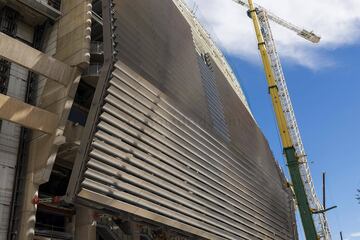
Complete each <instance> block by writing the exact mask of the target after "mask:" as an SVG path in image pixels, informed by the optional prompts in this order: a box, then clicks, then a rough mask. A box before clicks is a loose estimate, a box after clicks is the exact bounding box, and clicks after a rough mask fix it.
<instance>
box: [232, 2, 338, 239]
mask: <svg viewBox="0 0 360 240" xmlns="http://www.w3.org/2000/svg"><path fill="white" fill-rule="evenodd" d="M233 1H234V2H236V3H238V4H240V5H242V6H244V7H246V8H248V9H249V11H248V13H249V17H251V19H252V20H253V24H254V28H255V32H256V37H257V41H258V46H259V51H260V54H261V58H262V61H263V65H264V69H265V73H266V78H267V83H268V87H269V93H270V96H271V99H272V104H273V108H274V111H275V115H276V119H277V125H278V129H279V131H280V137H281V142H282V146H283V149H284V155H285V157H286V161H287V165H288V168H289V173H290V177H291V181H292V186H293V190H294V193H295V198H296V202H297V205H298V209H299V212H300V216H301V221H302V225H303V228H304V232H305V236H306V239H307V240H317V239H323V240H330V239H331V235H330V231H329V227H328V223H327V219H326V216H325V211H327V210H329V209H325V206H323V205H325V203H324V204H323V205H322V204H321V203H320V201H319V199H318V198H317V196H316V192H315V188H314V184H313V181H312V178H311V175H310V170H309V166H308V160H307V155H306V153H305V149H304V145H303V143H302V140H301V136H300V131H299V128H298V124H297V121H296V118H295V114H294V110H293V107H292V104H291V100H290V95H289V92H288V89H287V86H286V81H285V77H284V73H283V71H282V67H281V63H280V58H279V55H278V53H277V50H276V47H275V42H274V39H273V36H272V32H271V28H270V24H269V19H270V20H272V21H274V22H275V23H277V24H279V25H281V26H283V27H285V28H287V29H290V30H292V31H294V32H296V33H297V34H298V35H299V36H300V37H302V38H304V39H306V40H308V41H310V42H312V43H318V42H319V41H320V37H319V36H317V35H316V34H314V33H313V32H310V31H307V30H305V29H302V28H299V27H297V26H295V25H293V24H291V23H289V22H287V21H285V20H283V19H281V18H279V17H277V16H276V15H274V14H273V13H271V12H269V11H268V10H266V9H265V8H263V7H261V6H259V5H255V4H254V3H253V0H248V3H246V2H244V1H243V0H233Z"/></svg>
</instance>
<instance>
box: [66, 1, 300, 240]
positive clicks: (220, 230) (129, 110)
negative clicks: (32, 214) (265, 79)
mask: <svg viewBox="0 0 360 240" xmlns="http://www.w3.org/2000/svg"><path fill="white" fill-rule="evenodd" d="M114 3H115V7H114V9H113V10H115V13H114V16H115V20H114V21H113V24H114V26H113V28H112V29H113V30H114V31H115V32H114V33H113V37H114V41H115V42H116V48H115V50H116V52H117V55H116V61H115V62H114V64H109V62H112V60H111V57H110V56H109V55H106V54H109V52H112V51H109V50H106V51H105V59H107V63H108V64H105V67H104V69H103V71H102V77H101V79H102V80H101V81H100V82H99V83H98V86H97V89H96V94H95V97H94V100H93V107H92V108H91V110H90V114H89V119H88V121H87V124H86V128H85V134H84V136H83V140H82V143H81V146H80V148H81V149H80V153H79V154H78V157H77V160H76V165H75V167H74V169H73V173H72V178H71V182H70V187H69V191H68V195H69V197H71V198H74V200H75V201H78V202H80V203H85V204H88V205H90V206H94V207H97V208H105V209H107V210H110V211H113V212H114V213H115V214H116V213H117V212H119V213H120V212H128V213H131V214H134V215H135V216H138V217H142V218H144V219H148V220H151V221H155V222H158V223H160V224H164V225H168V226H170V227H174V228H177V229H180V230H182V231H184V232H187V233H190V234H193V235H196V236H198V237H201V238H207V239H234V240H235V239H236V240H237V239H294V236H293V233H292V224H291V222H292V212H291V211H290V209H291V206H290V205H291V203H290V201H289V198H290V197H289V194H288V192H289V191H288V189H286V188H284V185H285V184H284V182H285V181H284V179H283V176H282V173H280V171H279V168H278V166H277V165H276V162H275V161H274V159H273V157H272V154H271V152H270V150H269V147H268V144H267V142H266V140H265V138H264V136H263V135H262V133H261V131H260V130H259V129H258V127H257V125H256V123H255V122H254V120H253V118H252V117H251V115H250V114H249V113H248V111H247V109H246V108H245V107H244V105H243V104H242V102H241V101H240V100H239V98H238V97H237V96H236V94H235V92H234V91H233V89H232V88H231V86H230V84H229V83H228V82H227V81H226V79H225V77H224V76H223V74H222V73H221V71H220V70H219V68H218V67H217V66H216V64H211V59H205V58H203V54H204V53H202V52H201V51H196V50H195V46H194V37H196V36H194V34H195V33H194V32H192V29H191V26H190V25H189V24H188V23H187V22H186V21H185V19H184V17H183V16H182V14H181V12H180V11H179V10H178V9H177V8H176V6H175V5H174V4H173V2H172V1H163V0H151V1H144V0H121V1H120V0H119V1H114ZM103 4H105V5H106V4H107V1H103ZM107 7H109V6H104V10H105V11H108V12H110V11H109V9H108V8H107ZM103 16H104V38H106V36H107V34H109V33H110V31H108V32H107V33H106V31H107V30H106V26H107V24H109V23H110V22H111V21H107V20H106V18H107V17H108V14H107V13H106V12H105V13H103ZM108 22H109V23H108ZM105 40H106V39H105ZM201 59H204V61H205V60H206V61H205V64H203V62H202V61H201ZM209 61H210V62H209ZM106 66H108V67H111V68H109V71H108V72H106V71H105V70H106V69H107V68H106ZM207 76H211V82H210V83H209V82H206V81H207ZM209 81H210V80H209ZM214 95H216V96H214ZM214 111H215V112H214Z"/></svg>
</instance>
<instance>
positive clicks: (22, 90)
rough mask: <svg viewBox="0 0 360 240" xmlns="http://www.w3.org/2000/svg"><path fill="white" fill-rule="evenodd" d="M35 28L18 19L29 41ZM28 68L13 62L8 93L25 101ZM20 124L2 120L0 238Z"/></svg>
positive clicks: (7, 211) (6, 218) (21, 35)
mask: <svg viewBox="0 0 360 240" xmlns="http://www.w3.org/2000/svg"><path fill="white" fill-rule="evenodd" d="M33 34H34V30H33V28H32V27H31V26H29V25H27V24H26V23H24V22H22V21H20V20H19V21H17V34H16V36H17V37H18V38H20V39H22V40H24V41H26V42H28V43H31V42H32V40H33ZM27 78H28V70H27V69H26V68H23V67H21V66H19V65H17V64H14V63H12V64H11V69H10V78H9V85H8V91H7V95H8V96H11V97H14V98H16V99H19V100H22V101H24V99H25V94H26V86H27ZM20 129H21V127H20V126H19V125H16V124H14V123H10V122H7V121H2V124H1V128H0V240H5V239H6V234H7V230H8V229H7V227H8V221H9V214H10V204H11V197H12V194H13V184H14V174H15V167H16V160H17V154H18V148H19V137H20Z"/></svg>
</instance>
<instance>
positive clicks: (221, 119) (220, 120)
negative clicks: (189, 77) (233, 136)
mask: <svg viewBox="0 0 360 240" xmlns="http://www.w3.org/2000/svg"><path fill="white" fill-rule="evenodd" d="M197 61H198V64H199V68H200V74H201V80H202V83H203V86H204V91H205V94H206V99H207V103H208V109H209V113H210V117H211V120H212V125H213V128H214V129H215V131H216V132H217V133H219V135H220V136H222V137H223V138H224V139H225V140H227V141H229V140H230V136H229V131H228V129H227V126H226V122H225V116H224V110H223V106H222V103H221V99H220V95H219V92H218V89H217V86H216V82H215V73H214V70H213V69H212V67H211V62H210V61H211V60H210V57H209V58H208V61H209V62H208V63H206V62H205V59H204V55H202V56H201V55H200V54H199V55H198V57H197ZM208 64H209V66H208Z"/></svg>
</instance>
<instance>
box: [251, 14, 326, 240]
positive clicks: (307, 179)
mask: <svg viewBox="0 0 360 240" xmlns="http://www.w3.org/2000/svg"><path fill="white" fill-rule="evenodd" d="M258 16H259V21H260V26H261V30H262V34H263V37H264V40H265V43H266V49H267V52H268V55H269V57H270V61H271V68H272V69H273V72H274V75H275V80H276V84H277V87H278V90H279V97H280V102H281V105H282V108H283V112H284V114H285V118H286V123H287V127H288V129H289V133H290V136H291V140H292V142H293V145H294V148H295V151H296V155H297V157H298V158H299V162H300V163H301V164H300V165H299V168H300V172H301V177H302V180H303V182H304V186H305V190H306V194H307V199H308V201H309V204H310V207H311V208H312V209H317V210H319V209H323V208H324V206H322V204H321V203H320V201H319V199H318V197H317V196H316V191H315V187H314V183H313V181H312V178H311V173H310V169H309V165H308V160H307V155H306V152H305V148H304V145H303V142H302V139H301V135H300V131H299V127H298V124H297V121H296V117H295V113H294V109H293V107H292V104H291V99H290V95H289V91H288V89H287V86H286V81H285V76H284V73H283V70H282V67H281V63H280V58H279V55H278V53H277V50H276V46H275V42H274V39H273V35H272V32H271V28H270V24H269V17H268V16H269V15H268V13H267V12H266V11H264V10H260V11H259V14H258ZM313 216H314V220H315V223H316V225H317V231H318V235H319V236H320V237H322V238H323V239H331V236H330V231H329V227H328V224H327V219H326V216H325V214H316V215H313Z"/></svg>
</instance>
